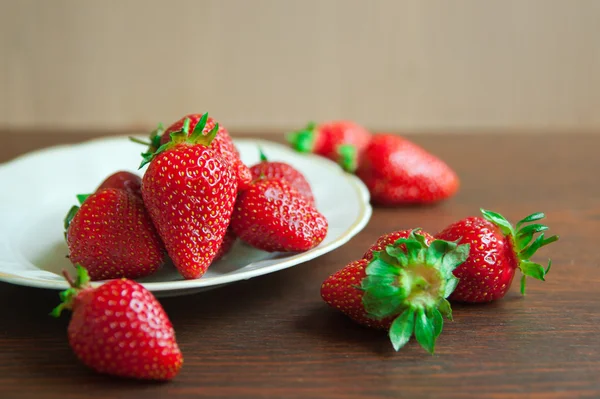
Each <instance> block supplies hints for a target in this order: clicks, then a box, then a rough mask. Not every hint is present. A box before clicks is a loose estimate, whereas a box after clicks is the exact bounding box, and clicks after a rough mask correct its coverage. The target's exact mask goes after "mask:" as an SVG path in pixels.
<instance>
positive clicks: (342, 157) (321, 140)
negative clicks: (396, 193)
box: [288, 121, 371, 172]
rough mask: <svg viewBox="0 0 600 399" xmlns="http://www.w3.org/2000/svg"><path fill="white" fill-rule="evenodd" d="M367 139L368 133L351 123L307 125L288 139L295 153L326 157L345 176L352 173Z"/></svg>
mask: <svg viewBox="0 0 600 399" xmlns="http://www.w3.org/2000/svg"><path fill="white" fill-rule="evenodd" d="M370 139H371V133H370V132H369V131H367V129H365V128H364V127H362V126H360V125H358V124H357V123H355V122H352V121H330V122H325V123H321V124H319V125H316V124H315V123H312V122H311V123H309V124H308V125H307V126H306V127H305V128H304V129H301V130H298V131H295V132H292V133H290V134H289V135H288V141H289V142H290V144H291V145H292V147H293V148H294V149H295V150H296V151H298V152H312V153H315V154H318V155H322V156H324V157H327V158H329V159H331V160H332V161H334V162H336V163H338V164H339V165H340V166H341V167H342V168H343V169H344V170H346V171H348V172H354V171H355V170H356V168H357V167H358V165H359V163H360V161H361V157H362V154H363V151H364V150H365V148H366V147H367V145H368V144H369V140H370Z"/></svg>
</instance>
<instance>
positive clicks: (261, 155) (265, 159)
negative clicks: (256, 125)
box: [258, 147, 269, 162]
mask: <svg viewBox="0 0 600 399" xmlns="http://www.w3.org/2000/svg"><path fill="white" fill-rule="evenodd" d="M258 155H259V157H260V161H261V162H269V158H267V156H266V155H265V153H264V152H263V150H262V148H261V147H258Z"/></svg>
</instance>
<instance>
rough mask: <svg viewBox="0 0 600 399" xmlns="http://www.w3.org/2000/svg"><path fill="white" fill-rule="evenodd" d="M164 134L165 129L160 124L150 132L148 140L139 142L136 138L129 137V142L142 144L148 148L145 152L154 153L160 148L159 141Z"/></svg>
mask: <svg viewBox="0 0 600 399" xmlns="http://www.w3.org/2000/svg"><path fill="white" fill-rule="evenodd" d="M164 132H165V128H164V126H163V124H162V123H159V124H158V126H157V127H156V129H154V130H153V131H151V132H150V134H149V136H148V140H140V139H138V138H137V137H131V136H130V137H129V140H131V141H133V142H134V143H137V144H143V145H145V146H147V147H148V149H147V150H146V152H150V153H152V152H155V151H156V150H157V149H158V147H160V140H161V139H162V135H163V133H164Z"/></svg>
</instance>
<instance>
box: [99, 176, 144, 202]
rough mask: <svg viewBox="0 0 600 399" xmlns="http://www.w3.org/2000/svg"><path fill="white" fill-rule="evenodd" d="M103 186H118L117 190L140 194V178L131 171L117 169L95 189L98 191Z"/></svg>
mask: <svg viewBox="0 0 600 399" xmlns="http://www.w3.org/2000/svg"><path fill="white" fill-rule="evenodd" d="M103 188H118V189H119V190H125V191H129V192H130V193H132V194H135V195H139V196H141V195H142V193H141V188H142V178H141V177H139V176H138V175H136V174H133V173H131V172H126V171H119V172H116V173H113V174H112V175H110V176H108V177H107V178H106V179H105V180H104V181H103V182H102V183H101V184H100V186H99V187H98V188H97V189H96V191H100V190H102V189H103Z"/></svg>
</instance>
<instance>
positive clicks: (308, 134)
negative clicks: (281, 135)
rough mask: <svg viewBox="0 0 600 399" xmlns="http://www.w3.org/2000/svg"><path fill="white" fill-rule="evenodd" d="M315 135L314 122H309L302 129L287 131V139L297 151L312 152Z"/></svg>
mask: <svg viewBox="0 0 600 399" xmlns="http://www.w3.org/2000/svg"><path fill="white" fill-rule="evenodd" d="M316 135H317V130H316V124H315V123H314V122H310V123H308V124H307V125H306V127H305V128H304V129H301V130H297V131H295V132H292V133H289V134H288V135H287V140H288V142H289V143H290V145H291V146H292V148H294V149H295V150H296V151H298V152H313V149H314V146H315V139H316Z"/></svg>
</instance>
